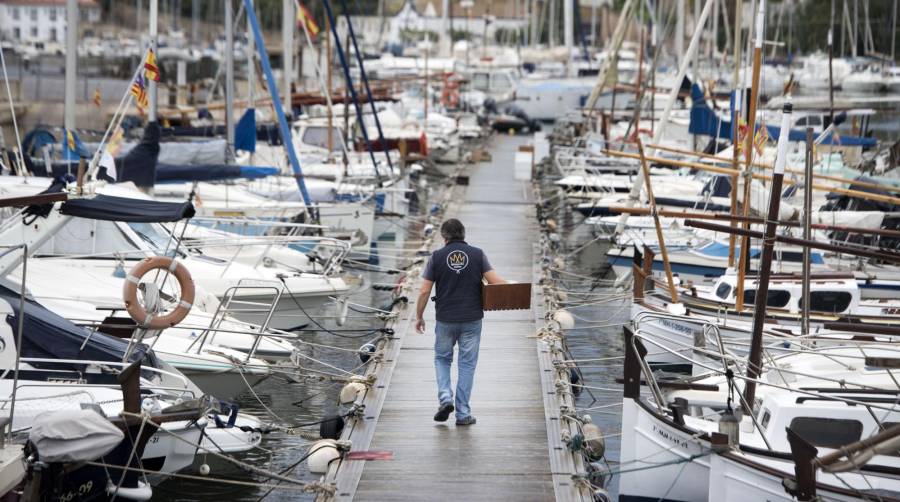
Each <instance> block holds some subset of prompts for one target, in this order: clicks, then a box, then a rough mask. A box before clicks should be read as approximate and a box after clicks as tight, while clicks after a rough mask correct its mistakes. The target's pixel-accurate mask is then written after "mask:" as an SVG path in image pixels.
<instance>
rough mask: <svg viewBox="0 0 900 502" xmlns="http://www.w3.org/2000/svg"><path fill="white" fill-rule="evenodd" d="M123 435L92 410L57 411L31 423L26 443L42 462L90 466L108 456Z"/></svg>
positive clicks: (39, 417)
mask: <svg viewBox="0 0 900 502" xmlns="http://www.w3.org/2000/svg"><path fill="white" fill-rule="evenodd" d="M124 437H125V434H124V433H123V432H122V431H121V430H119V428H118V427H116V426H115V425H113V424H112V422H110V421H109V420H107V419H106V417H104V416H102V415H100V414H99V413H97V412H96V411H94V410H59V411H51V412H48V413H42V414H40V415H38V416H37V417H36V418H35V419H34V424H33V425H32V427H31V430H30V431H29V432H28V440H29V441H31V443H32V444H33V445H34V446H35V448H37V451H38V454H40V456H41V461H42V462H90V461H92V460H96V459H98V458H100V457H102V456H103V455H106V454H107V453H109V452H111V451H112V450H113V448H115V447H116V446H118V445H119V443H121V442H122V438H124Z"/></svg>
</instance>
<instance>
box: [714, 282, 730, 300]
mask: <svg viewBox="0 0 900 502" xmlns="http://www.w3.org/2000/svg"><path fill="white" fill-rule="evenodd" d="M730 294H731V284H728V283H727V282H723V283H722V284H719V287H718V288H716V296H718V297H719V298H721V299H723V300H727V299H728V295H730Z"/></svg>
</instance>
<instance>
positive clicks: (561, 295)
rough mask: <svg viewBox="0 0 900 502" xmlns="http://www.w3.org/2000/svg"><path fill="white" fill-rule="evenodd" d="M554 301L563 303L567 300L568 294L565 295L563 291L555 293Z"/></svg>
mask: <svg viewBox="0 0 900 502" xmlns="http://www.w3.org/2000/svg"><path fill="white" fill-rule="evenodd" d="M556 299H557V300H559V301H561V302H564V301H566V300H568V299H569V293H566V292H565V291H557V292H556Z"/></svg>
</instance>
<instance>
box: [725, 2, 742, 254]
mask: <svg viewBox="0 0 900 502" xmlns="http://www.w3.org/2000/svg"><path fill="white" fill-rule="evenodd" d="M742 10H744V2H743V0H737V1H736V2H735V5H734V47H732V49H733V51H734V54H733V56H732V57H733V58H734V73H733V74H732V83H733V85H732V92H733V93H734V117H732V119H731V167H732V169H734V171H735V173H737V171H738V170H739V169H740V165H739V162H740V160H739V158H738V157H739V153H740V149H739V148H738V137H739V136H740V127H741V107H742V106H743V103H744V86H743V82H742V80H741V32H742V31H743V30H742V29H741V11H742ZM739 180H740V177H739V176H738V175H737V174H734V175H732V176H731V193H730V194H729V195H730V197H731V214H732V215H734V216H737V211H738V204H737V190H738V181H739ZM736 226H737V220H731V227H732V228H734V227H736ZM736 243H737V236H736V235H735V234H729V235H728V268H731V269H733V268H734V248H735V244H736Z"/></svg>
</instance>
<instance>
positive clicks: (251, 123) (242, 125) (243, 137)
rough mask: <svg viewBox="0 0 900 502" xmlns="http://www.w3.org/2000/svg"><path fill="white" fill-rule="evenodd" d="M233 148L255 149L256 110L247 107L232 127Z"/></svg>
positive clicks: (253, 150) (252, 150) (250, 150)
mask: <svg viewBox="0 0 900 502" xmlns="http://www.w3.org/2000/svg"><path fill="white" fill-rule="evenodd" d="M234 149H235V150H243V151H245V152H255V151H256V110H254V109H253V108H248V109H247V111H245V112H244V115H243V116H242V117H241V120H238V123H237V127H235V129H234Z"/></svg>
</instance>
